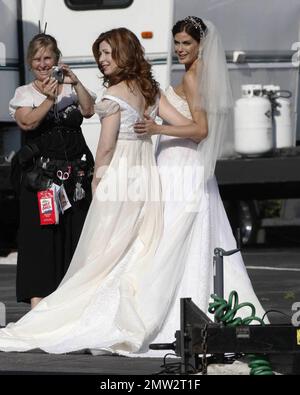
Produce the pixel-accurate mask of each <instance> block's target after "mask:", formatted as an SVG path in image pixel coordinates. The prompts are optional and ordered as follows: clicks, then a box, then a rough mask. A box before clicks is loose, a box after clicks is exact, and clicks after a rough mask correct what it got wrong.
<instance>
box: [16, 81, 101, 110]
mask: <svg viewBox="0 0 300 395" xmlns="http://www.w3.org/2000/svg"><path fill="white" fill-rule="evenodd" d="M88 92H89V94H90V95H91V96H92V97H93V99H94V100H95V99H96V94H95V93H94V92H91V91H90V90H88ZM45 99H46V96H45V95H43V94H42V93H41V92H39V91H38V90H37V89H36V88H35V87H34V85H33V83H32V82H31V83H30V84H28V85H22V86H20V87H19V88H17V89H16V91H15V94H14V97H13V98H12V99H11V101H10V102H9V113H10V115H11V117H12V118H15V112H16V110H17V109H18V108H19V107H32V108H35V107H38V106H39V105H40V104H41V103H42V102H43V101H44V100H45ZM77 102H78V98H77V94H76V92H75V90H74V88H73V86H72V85H71V84H63V86H62V90H61V93H60V94H59V95H58V96H57V107H58V111H60V110H61V109H63V108H66V107H68V106H69V105H71V104H73V103H77Z"/></svg>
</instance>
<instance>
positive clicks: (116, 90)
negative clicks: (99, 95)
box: [105, 81, 128, 96]
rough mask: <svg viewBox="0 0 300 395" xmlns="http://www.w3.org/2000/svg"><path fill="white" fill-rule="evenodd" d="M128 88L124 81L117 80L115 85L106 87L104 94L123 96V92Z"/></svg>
mask: <svg viewBox="0 0 300 395" xmlns="http://www.w3.org/2000/svg"><path fill="white" fill-rule="evenodd" d="M127 90H128V87H127V85H126V83H125V82H124V81H121V82H119V83H118V84H116V85H113V86H110V87H109V88H107V90H106V92H105V94H106V95H112V96H124V92H126V91H127Z"/></svg>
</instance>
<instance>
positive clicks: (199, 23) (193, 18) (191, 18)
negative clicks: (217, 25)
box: [184, 16, 207, 39]
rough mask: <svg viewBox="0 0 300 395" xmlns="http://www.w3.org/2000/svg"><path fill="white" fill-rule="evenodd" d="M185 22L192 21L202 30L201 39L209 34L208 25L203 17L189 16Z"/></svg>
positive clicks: (197, 28)
mask: <svg viewBox="0 0 300 395" xmlns="http://www.w3.org/2000/svg"><path fill="white" fill-rule="evenodd" d="M184 22H185V23H190V24H192V25H193V27H194V28H195V29H196V30H199V32H200V39H202V38H204V37H205V36H206V34H207V26H206V25H205V24H204V22H203V21H202V19H201V18H198V17H197V16H187V17H186V18H185V19H184Z"/></svg>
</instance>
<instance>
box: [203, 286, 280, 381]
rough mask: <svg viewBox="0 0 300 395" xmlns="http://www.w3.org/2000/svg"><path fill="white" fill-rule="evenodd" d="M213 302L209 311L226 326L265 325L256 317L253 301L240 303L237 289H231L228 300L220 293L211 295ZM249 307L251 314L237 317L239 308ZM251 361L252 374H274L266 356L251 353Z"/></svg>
mask: <svg viewBox="0 0 300 395" xmlns="http://www.w3.org/2000/svg"><path fill="white" fill-rule="evenodd" d="M211 297H212V299H213V302H211V303H210V304H209V307H208V311H209V312H210V313H211V314H214V316H215V319H216V321H217V322H222V323H223V324H224V325H225V326H231V327H232V326H238V325H249V324H250V323H251V322H253V321H257V322H259V323H260V324H261V325H265V323H264V322H263V320H262V319H261V318H258V317H256V315H255V313H256V310H255V307H254V306H253V304H252V303H241V304H239V297H238V293H237V292H236V291H231V293H230V295H229V298H228V302H227V301H226V300H225V299H223V298H220V297H219V296H218V295H214V294H213V295H211ZM245 307H249V308H250V309H251V314H250V315H249V316H248V317H246V318H241V317H235V315H236V313H237V312H238V310H240V309H242V308H245ZM249 357H250V362H249V367H250V369H251V370H250V375H264V376H265V375H268V376H269V375H273V374H274V373H273V371H272V368H271V366H270V363H269V361H267V360H266V359H265V358H264V357H262V356H258V355H249Z"/></svg>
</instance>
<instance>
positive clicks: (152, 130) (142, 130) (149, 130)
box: [134, 114, 160, 136]
mask: <svg viewBox="0 0 300 395" xmlns="http://www.w3.org/2000/svg"><path fill="white" fill-rule="evenodd" d="M134 131H135V133H137V134H147V135H149V136H152V135H154V134H159V133H160V125H159V124H157V123H156V122H154V120H153V119H152V118H151V117H150V116H149V115H147V114H144V119H143V120H142V121H139V122H136V123H135V124H134Z"/></svg>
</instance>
